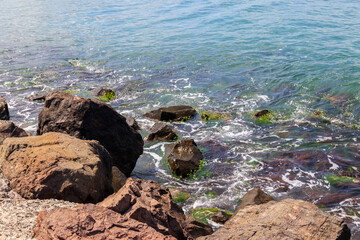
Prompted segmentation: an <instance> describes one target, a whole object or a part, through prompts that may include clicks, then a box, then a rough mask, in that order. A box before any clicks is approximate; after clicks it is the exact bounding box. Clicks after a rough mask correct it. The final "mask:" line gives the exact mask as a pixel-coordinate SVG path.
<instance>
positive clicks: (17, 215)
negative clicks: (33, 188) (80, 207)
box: [0, 199, 77, 240]
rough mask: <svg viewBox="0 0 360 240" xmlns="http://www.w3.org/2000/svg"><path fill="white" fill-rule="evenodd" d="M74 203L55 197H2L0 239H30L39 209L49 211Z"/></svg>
mask: <svg viewBox="0 0 360 240" xmlns="http://www.w3.org/2000/svg"><path fill="white" fill-rule="evenodd" d="M76 205H77V204H76V203H72V202H67V201H62V200H56V199H46V200H39V199H36V200H23V199H20V200H19V199H2V200H1V201H0V239H4V240H5V239H6V240H20V239H21V240H27V239H29V240H30V239H32V238H31V233H32V231H33V229H34V227H35V226H36V218H37V216H38V214H39V212H40V211H44V210H46V211H50V210H52V209H53V208H56V207H64V208H71V207H75V206H76Z"/></svg>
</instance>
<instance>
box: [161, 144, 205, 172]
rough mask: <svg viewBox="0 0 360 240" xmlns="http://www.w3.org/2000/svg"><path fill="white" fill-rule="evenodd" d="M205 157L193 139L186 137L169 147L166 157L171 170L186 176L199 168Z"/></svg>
mask: <svg viewBox="0 0 360 240" xmlns="http://www.w3.org/2000/svg"><path fill="white" fill-rule="evenodd" d="M203 158H204V157H203V155H202V153H201V151H200V150H199V148H198V147H197V145H196V143H195V142H194V140H193V139H184V140H181V141H179V142H177V143H174V144H172V145H170V146H168V147H167V150H166V159H167V161H168V163H169V166H170V168H171V170H172V171H173V172H174V173H175V174H176V175H177V176H179V177H181V178H185V177H187V176H188V175H189V174H190V173H191V172H194V171H196V170H198V168H199V166H200V160H202V159H203Z"/></svg>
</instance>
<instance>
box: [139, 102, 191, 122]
mask: <svg viewBox="0 0 360 240" xmlns="http://www.w3.org/2000/svg"><path fill="white" fill-rule="evenodd" d="M195 113H196V111H195V109H194V108H192V107H190V106H171V107H165V108H159V109H157V110H153V111H151V112H148V113H145V114H144V117H146V118H150V119H153V120H159V121H185V120H188V119H190V118H191V117H193V116H195Z"/></svg>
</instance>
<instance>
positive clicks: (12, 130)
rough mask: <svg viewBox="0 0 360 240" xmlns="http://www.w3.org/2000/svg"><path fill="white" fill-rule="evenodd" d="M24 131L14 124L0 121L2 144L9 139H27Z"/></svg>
mask: <svg viewBox="0 0 360 240" xmlns="http://www.w3.org/2000/svg"><path fill="white" fill-rule="evenodd" d="M27 136H29V135H28V134H27V133H26V132H25V130H24V129H22V128H19V127H18V126H16V125H15V124H14V123H13V122H7V121H0V144H2V143H3V142H4V140H5V139H6V138H8V137H27Z"/></svg>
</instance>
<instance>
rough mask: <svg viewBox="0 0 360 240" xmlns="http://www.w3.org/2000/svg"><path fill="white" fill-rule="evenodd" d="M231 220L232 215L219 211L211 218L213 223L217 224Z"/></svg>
mask: <svg viewBox="0 0 360 240" xmlns="http://www.w3.org/2000/svg"><path fill="white" fill-rule="evenodd" d="M230 218H231V215H230V214H227V213H226V212H224V211H218V212H216V213H214V215H212V216H211V218H210V219H211V221H214V222H216V223H220V224H224V223H225V222H226V221H227V220H229V219H230Z"/></svg>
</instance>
